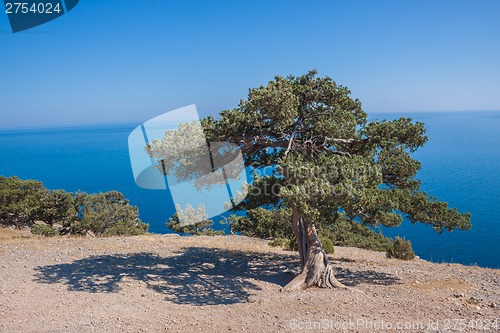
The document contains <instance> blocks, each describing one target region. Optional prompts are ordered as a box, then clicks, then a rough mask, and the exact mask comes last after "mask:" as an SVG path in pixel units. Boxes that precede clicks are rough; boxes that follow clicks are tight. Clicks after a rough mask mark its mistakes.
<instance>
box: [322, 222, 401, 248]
mask: <svg viewBox="0 0 500 333" xmlns="http://www.w3.org/2000/svg"><path fill="white" fill-rule="evenodd" d="M318 232H319V234H320V235H325V236H327V237H328V238H330V239H331V240H332V241H333V244H334V245H336V246H349V247H358V248H361V249H367V250H372V251H380V252H383V251H386V250H387V249H388V248H389V247H390V246H391V245H392V243H393V240H392V239H391V238H389V237H384V236H383V235H382V233H381V232H379V233H376V232H375V231H373V230H372V229H370V228H368V227H367V226H365V225H362V224H360V223H358V222H355V221H350V220H347V219H344V218H339V219H337V221H336V222H333V223H330V224H329V225H327V226H324V227H322V228H321V229H320V230H319V231H318Z"/></svg>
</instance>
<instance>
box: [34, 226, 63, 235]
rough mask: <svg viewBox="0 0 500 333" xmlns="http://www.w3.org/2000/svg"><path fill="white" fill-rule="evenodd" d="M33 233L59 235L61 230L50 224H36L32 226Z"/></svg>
mask: <svg viewBox="0 0 500 333" xmlns="http://www.w3.org/2000/svg"><path fill="white" fill-rule="evenodd" d="M31 233H32V234H34V235H38V236H45V237H54V236H57V235H59V230H57V229H55V228H52V227H51V226H50V225H45V224H35V225H33V226H32V227H31Z"/></svg>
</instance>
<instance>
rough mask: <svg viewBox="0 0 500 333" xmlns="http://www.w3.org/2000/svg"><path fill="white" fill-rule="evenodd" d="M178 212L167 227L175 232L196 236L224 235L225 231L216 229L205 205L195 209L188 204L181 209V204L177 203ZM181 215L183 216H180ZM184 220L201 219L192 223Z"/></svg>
mask: <svg viewBox="0 0 500 333" xmlns="http://www.w3.org/2000/svg"><path fill="white" fill-rule="evenodd" d="M175 208H176V211H177V213H175V214H174V215H172V217H171V218H170V219H169V220H168V222H167V224H166V225H167V228H170V229H172V230H173V231H174V232H180V233H184V234H191V235H195V236H201V235H203V236H216V235H223V234H224V231H222V230H214V229H213V221H212V220H209V219H208V215H207V213H206V211H205V206H203V205H200V206H199V207H198V208H197V209H194V208H193V207H192V206H191V205H189V204H188V205H187V207H186V209H181V207H180V206H179V205H175ZM179 215H180V216H181V218H179ZM181 221H183V222H184V223H186V222H191V221H199V222H195V223H191V224H183V223H181Z"/></svg>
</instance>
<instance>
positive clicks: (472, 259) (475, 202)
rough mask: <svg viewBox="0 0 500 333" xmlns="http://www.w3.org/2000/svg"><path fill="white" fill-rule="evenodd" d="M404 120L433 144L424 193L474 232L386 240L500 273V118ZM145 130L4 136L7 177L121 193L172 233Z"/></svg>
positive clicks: (1, 164) (425, 152)
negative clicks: (422, 126)
mask: <svg viewBox="0 0 500 333" xmlns="http://www.w3.org/2000/svg"><path fill="white" fill-rule="evenodd" d="M399 116H401V115H394V114H386V115H383V114H377V115H372V116H371V117H370V118H372V119H375V118H378V119H384V118H385V119H393V118H397V117H399ZM403 116H410V117H412V118H413V119H415V120H418V121H423V122H425V123H426V126H427V130H428V135H429V142H428V143H427V145H426V146H425V147H424V148H422V149H421V150H420V151H418V152H417V153H416V154H415V158H417V159H419V160H420V161H421V162H422V170H421V172H420V174H419V178H420V179H422V180H423V189H424V190H425V191H427V192H428V193H429V194H431V195H434V196H437V197H438V198H439V199H441V200H444V201H448V202H449V203H450V206H452V207H457V208H458V209H459V210H460V211H469V212H471V213H472V223H473V229H472V230H470V231H467V232H461V231H455V232H452V233H448V232H445V233H443V234H437V233H436V232H434V231H433V230H432V228H431V227H429V226H425V225H411V224H409V223H406V222H405V223H403V225H401V226H400V227H398V228H396V229H384V230H383V231H384V233H385V234H386V235H390V236H395V235H400V236H404V237H406V238H407V239H410V240H411V241H412V243H413V247H414V249H415V252H416V253H417V254H418V255H419V256H420V257H422V258H424V259H427V260H432V261H435V262H443V261H444V262H459V263H463V264H478V265H480V266H488V267H493V268H500V247H499V246H498V244H499V243H500V228H499V227H498V226H497V225H498V223H499V218H498V210H500V131H499V129H500V112H474V113H432V114H431V113H416V114H404V115H403ZM137 125H138V124H131V125H120V126H118V125H117V126H95V127H82V128H65V129H50V130H32V131H3V132H0V175H4V176H14V175H17V176H19V177H20V178H22V179H37V180H41V181H43V183H44V184H45V186H47V187H48V188H51V189H65V190H68V191H78V190H79V191H86V192H99V191H108V190H112V189H116V190H118V191H121V192H122V193H124V194H125V196H126V197H127V198H129V199H130V201H131V202H132V204H134V205H137V206H138V207H139V210H140V217H141V219H143V220H144V221H145V222H147V223H149V224H150V230H151V231H152V232H157V233H166V232H169V231H168V229H167V228H166V227H165V222H166V221H167V220H168V217H169V216H170V215H171V214H172V213H173V206H172V201H171V197H170V195H169V193H168V192H166V191H155V190H143V189H140V188H138V187H137V186H136V185H135V183H134V180H133V176H132V170H131V167H130V161H129V157H128V148H127V138H128V134H129V133H130V132H131V131H132V130H133V129H134V128H135V127H136V126H137Z"/></svg>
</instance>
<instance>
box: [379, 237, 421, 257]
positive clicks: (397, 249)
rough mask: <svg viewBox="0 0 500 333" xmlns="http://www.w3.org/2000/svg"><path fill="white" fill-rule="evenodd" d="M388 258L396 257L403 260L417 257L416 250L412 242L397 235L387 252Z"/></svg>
mask: <svg viewBox="0 0 500 333" xmlns="http://www.w3.org/2000/svg"><path fill="white" fill-rule="evenodd" d="M386 255H387V258H395V259H401V260H412V259H413V258H415V252H413V249H412V247H411V242H410V241H409V240H408V241H407V240H404V239H403V238H401V237H396V240H395V241H394V243H393V244H392V246H391V247H390V248H389V249H388V250H387V252H386Z"/></svg>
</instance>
